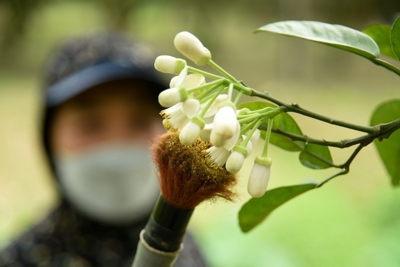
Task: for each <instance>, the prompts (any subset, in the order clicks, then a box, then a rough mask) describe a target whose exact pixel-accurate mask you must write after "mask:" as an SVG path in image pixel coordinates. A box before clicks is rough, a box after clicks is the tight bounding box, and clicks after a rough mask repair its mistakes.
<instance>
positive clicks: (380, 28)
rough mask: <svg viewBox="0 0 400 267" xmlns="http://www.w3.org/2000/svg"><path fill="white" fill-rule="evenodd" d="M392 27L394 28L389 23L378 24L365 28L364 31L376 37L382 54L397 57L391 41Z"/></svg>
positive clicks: (375, 39)
mask: <svg viewBox="0 0 400 267" xmlns="http://www.w3.org/2000/svg"><path fill="white" fill-rule="evenodd" d="M391 29H392V28H391V27H390V26H389V25H384V24H377V25H372V26H370V27H368V28H366V29H364V30H363V33H365V34H367V35H368V36H370V37H371V38H372V39H374V41H375V42H376V43H377V44H378V46H379V50H380V51H381V54H382V55H385V56H388V57H391V58H395V59H397V57H396V55H395V54H394V52H393V49H392V44H391V42H390V31H391Z"/></svg>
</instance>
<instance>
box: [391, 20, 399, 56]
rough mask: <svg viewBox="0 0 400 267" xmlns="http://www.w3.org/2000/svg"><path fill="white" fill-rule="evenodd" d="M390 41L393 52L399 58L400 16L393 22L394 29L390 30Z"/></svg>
mask: <svg viewBox="0 0 400 267" xmlns="http://www.w3.org/2000/svg"><path fill="white" fill-rule="evenodd" d="M390 41H391V43H392V49H393V52H394V53H395V55H396V57H397V59H400V17H398V18H397V19H396V21H395V22H394V23H393V26H392V30H391V31H390Z"/></svg>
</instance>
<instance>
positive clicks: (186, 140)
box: [179, 117, 205, 146]
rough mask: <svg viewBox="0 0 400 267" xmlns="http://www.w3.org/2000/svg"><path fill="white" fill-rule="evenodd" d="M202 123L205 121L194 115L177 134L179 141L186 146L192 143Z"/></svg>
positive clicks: (197, 135) (198, 133) (202, 126)
mask: <svg viewBox="0 0 400 267" xmlns="http://www.w3.org/2000/svg"><path fill="white" fill-rule="evenodd" d="M204 125H205V123H204V121H203V120H202V119H200V118H198V117H194V118H193V119H192V120H191V121H189V122H188V123H187V124H186V125H185V126H184V127H183V129H182V131H181V132H180V134H179V141H180V142H181V143H182V144H183V145H186V146H188V145H191V144H193V143H194V142H195V141H196V139H197V137H199V135H200V132H201V130H202V129H203V128H204Z"/></svg>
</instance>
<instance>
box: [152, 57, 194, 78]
mask: <svg viewBox="0 0 400 267" xmlns="http://www.w3.org/2000/svg"><path fill="white" fill-rule="evenodd" d="M154 67H155V68H156V70H158V71H159V72H163V73H170V74H179V73H180V72H181V71H182V70H183V69H184V68H185V67H186V61H185V60H183V59H181V58H175V57H172V56H165V55H164V56H158V57H157V58H156V61H155V62H154Z"/></svg>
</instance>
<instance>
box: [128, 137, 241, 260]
mask: <svg viewBox="0 0 400 267" xmlns="http://www.w3.org/2000/svg"><path fill="white" fill-rule="evenodd" d="M210 146H211V145H210V144H209V143H207V142H203V141H201V140H200V139H197V141H196V142H195V143H194V144H192V145H190V146H185V145H182V144H181V143H180V142H179V133H178V132H176V131H169V132H167V133H166V134H164V135H162V136H160V137H159V138H158V139H157V140H156V142H155V144H154V145H153V146H152V150H153V157H154V162H155V163H156V165H157V168H158V172H159V184H160V189H161V195H160V197H159V199H158V201H157V203H156V205H155V207H154V209H153V212H152V215H151V217H150V219H149V221H148V223H147V225H146V227H145V229H144V230H143V231H142V233H141V235H140V241H139V245H138V250H137V252H136V256H135V260H134V263H133V267H149V266H160V267H169V266H172V264H173V263H174V262H175V260H176V258H177V256H178V255H179V252H180V251H181V249H182V240H183V237H184V235H185V232H186V228H187V225H188V223H189V220H190V217H191V216H192V213H193V211H194V208H195V207H196V206H197V205H199V204H200V203H201V202H203V201H204V200H209V199H214V198H217V197H221V198H224V199H227V200H232V198H233V197H234V195H235V194H234V193H233V192H232V191H231V189H232V187H233V186H234V185H235V184H236V177H235V175H234V174H231V173H229V172H228V171H226V170H225V168H221V167H216V166H215V165H214V164H213V163H212V162H211V160H210V159H209V157H208V155H207V152H206V149H207V148H209V147H210Z"/></svg>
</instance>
